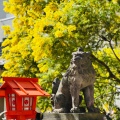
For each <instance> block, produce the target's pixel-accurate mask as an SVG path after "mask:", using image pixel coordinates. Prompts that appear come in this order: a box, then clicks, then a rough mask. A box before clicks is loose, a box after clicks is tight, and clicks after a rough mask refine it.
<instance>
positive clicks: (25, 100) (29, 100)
mask: <svg viewBox="0 0 120 120" xmlns="http://www.w3.org/2000/svg"><path fill="white" fill-rule="evenodd" d="M32 106H33V97H22V109H23V110H32Z"/></svg>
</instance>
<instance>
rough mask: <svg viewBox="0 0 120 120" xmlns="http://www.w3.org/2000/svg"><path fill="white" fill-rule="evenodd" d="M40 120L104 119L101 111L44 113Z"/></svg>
mask: <svg viewBox="0 0 120 120" xmlns="http://www.w3.org/2000/svg"><path fill="white" fill-rule="evenodd" d="M42 120H106V118H105V116H104V115H103V114H101V113H44V114H43V119H42Z"/></svg>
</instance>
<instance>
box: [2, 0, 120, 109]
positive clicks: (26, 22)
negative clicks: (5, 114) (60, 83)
mask: <svg viewBox="0 0 120 120" xmlns="http://www.w3.org/2000/svg"><path fill="white" fill-rule="evenodd" d="M4 6H5V8H4V10H5V11H6V12H9V13H11V14H14V16H15V18H14V20H13V30H10V28H9V27H8V26H3V29H4V30H5V34H6V36H7V39H6V40H5V41H4V42H3V44H2V45H3V46H4V49H3V55H2V57H3V58H5V59H6V60H7V62H6V64H5V66H4V67H5V69H6V70H5V71H4V73H3V76H20V77H21V76H22V77H38V78H40V81H39V82H40V85H41V86H42V87H43V88H44V89H46V90H47V91H48V92H49V93H51V83H52V81H53V79H54V78H55V77H60V78H61V77H62V74H63V73H64V72H65V71H66V69H67V68H68V66H69V63H70V59H71V57H72V56H71V53H72V52H73V51H75V50H76V49H78V47H83V48H84V50H85V51H90V52H91V53H92V61H93V65H94V67H95V70H96V73H97V75H96V79H97V82H96V84H95V86H96V87H95V91H96V94H95V97H96V101H95V103H96V105H99V107H100V108H101V110H102V105H105V103H106V102H107V103H109V105H110V106H111V107H113V106H114V104H113V102H114V98H115V94H116V93H115V90H116V85H119V83H120V80H119V77H120V75H119V72H120V65H119V62H120V58H119V57H120V52H119V50H120V49H119V39H120V28H119V26H120V13H119V11H120V6H119V2H117V0H113V1H106V0H102V1H101V0H8V2H4ZM38 101H39V102H38V103H40V104H38V105H39V107H40V108H41V109H43V110H46V108H49V107H50V106H51V105H50V101H49V100H47V99H46V100H44V99H42V98H41V99H39V100H38ZM44 101H45V102H44ZM108 101H109V102H108Z"/></svg>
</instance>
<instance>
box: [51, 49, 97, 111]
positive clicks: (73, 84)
mask: <svg viewBox="0 0 120 120" xmlns="http://www.w3.org/2000/svg"><path fill="white" fill-rule="evenodd" d="M72 56H73V57H72V59H71V62H70V66H69V68H68V70H67V71H66V73H65V74H64V76H63V78H62V80H61V81H59V79H55V80H54V81H53V92H52V99H53V101H52V104H53V111H54V112H59V113H69V112H72V113H78V112H80V109H79V105H80V101H81V100H80V99H81V96H80V95H79V94H80V91H83V94H84V99H85V103H86V107H87V109H88V112H99V109H98V108H95V107H94V82H95V70H94V68H93V66H92V62H91V60H90V53H88V52H83V50H82V49H81V48H79V49H78V51H76V52H73V53H72Z"/></svg>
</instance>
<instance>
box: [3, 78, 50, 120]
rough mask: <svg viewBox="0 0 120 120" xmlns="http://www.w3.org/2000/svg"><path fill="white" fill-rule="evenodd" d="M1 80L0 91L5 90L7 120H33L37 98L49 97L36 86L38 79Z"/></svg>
mask: <svg viewBox="0 0 120 120" xmlns="http://www.w3.org/2000/svg"><path fill="white" fill-rule="evenodd" d="M3 80H4V81H5V83H4V84H3V85H2V86H1V91H3V90H5V98H6V107H7V112H6V117H7V120H10V119H12V120H27V119H29V120H30V119H31V120H34V119H35V115H36V112H35V107H36V98H37V96H49V94H48V93H47V92H45V91H44V90H42V89H41V87H40V86H39V85H38V84H37V82H38V79H37V78H17V77H3ZM3 93H4V92H3Z"/></svg>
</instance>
